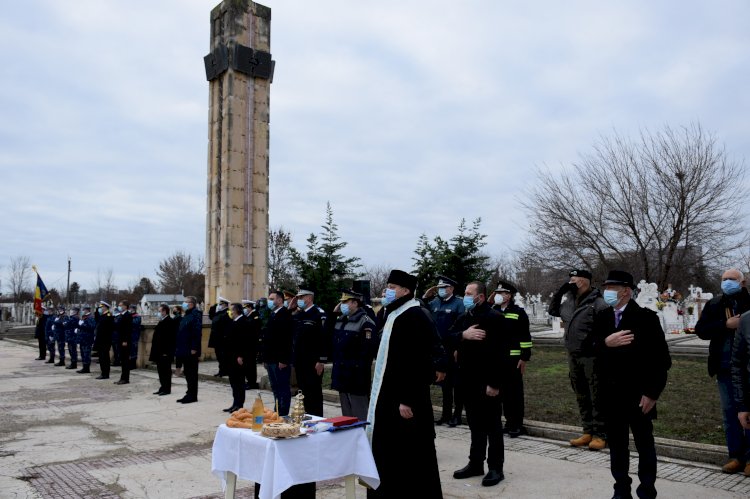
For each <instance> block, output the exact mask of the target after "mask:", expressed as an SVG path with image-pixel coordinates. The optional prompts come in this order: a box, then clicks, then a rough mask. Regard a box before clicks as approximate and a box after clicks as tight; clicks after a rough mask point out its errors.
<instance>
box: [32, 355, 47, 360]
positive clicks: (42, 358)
mask: <svg viewBox="0 0 750 499" xmlns="http://www.w3.org/2000/svg"><path fill="white" fill-rule="evenodd" d="M46 358H47V357H41V356H39V357H37V358H36V359H34V360H44V359H46Z"/></svg>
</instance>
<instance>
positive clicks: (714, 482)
mask: <svg viewBox="0 0 750 499" xmlns="http://www.w3.org/2000/svg"><path fill="white" fill-rule="evenodd" d="M36 355H37V354H36V351H35V349H34V348H33V345H31V344H18V343H14V342H10V341H0V358H2V362H1V363H0V365H1V367H0V380H1V381H2V382H1V383H0V497H1V498H11V497H12V498H16V497H19V498H21V497H23V498H41V497H92V498H94V497H96V498H102V497H106V498H117V497H122V498H151V497H153V498H160V499H162V498H214V497H216V498H218V497H223V495H222V493H221V485H220V483H219V481H218V480H217V479H216V477H214V476H213V475H212V474H211V444H212V442H213V437H214V434H215V431H216V427H217V426H218V425H219V424H221V423H222V422H224V420H225V419H226V417H227V416H226V413H223V412H222V411H221V409H222V408H224V407H228V406H229V405H230V402H231V393H230V389H229V386H228V385H227V384H226V383H222V382H215V381H205V380H202V381H201V383H200V388H199V394H198V398H199V402H197V403H195V404H188V405H182V404H177V403H175V400H176V399H177V398H180V397H181V396H182V394H183V393H184V390H185V382H184V379H182V378H175V379H174V385H175V386H173V391H172V394H171V395H168V396H164V397H159V396H156V395H151V393H152V392H153V391H155V390H156V389H157V388H158V379H157V376H156V372H155V371H152V370H142V369H139V370H136V371H133V372H132V373H131V383H130V384H129V385H122V386H116V385H114V384H113V381H115V380H117V378H118V375H119V371H118V370H117V368H114V369H113V372H112V379H110V380H99V381H97V380H95V379H94V377H95V376H96V375H97V374H98V365H97V364H93V365H92V367H93V368H94V373H92V374H91V375H83V374H76V373H75V372H74V371H71V370H66V369H64V368H62V367H54V366H52V365H51V364H45V363H43V362H42V361H35V360H33V359H34V357H35V356H36ZM201 371H202V372H203V373H204V374H212V373H213V372H215V366H214V365H210V364H209V363H205V364H203V365H202V367H201ZM208 377H209V378H210V376H208ZM254 395H255V391H254V390H251V391H249V392H248V398H249V399H250V398H251V397H253V396H254ZM263 396H264V399H265V400H266V402H267V403H270V400H271V395H270V393H269V392H268V391H263ZM325 413H326V414H325V415H326V416H334V415H338V414H340V409H339V407H338V405H337V404H336V403H334V402H331V401H327V402H326V405H325ZM437 434H438V438H437V449H438V461H439V466H440V473H441V478H442V484H443V492H444V496H445V497H446V498H459V497H461V498H464V497H468V498H474V497H476V498H480V497H514V498H526V497H528V498H538V497H559V498H576V499H580V498H595V497H601V498H605V497H611V495H612V492H611V490H612V489H611V485H612V484H611V477H610V474H609V456H608V454H607V452H606V451H604V452H592V451H589V450H581V449H575V448H571V447H569V446H568V445H567V442H564V441H558V440H552V439H545V438H538V437H529V436H524V437H520V438H517V439H508V438H506V440H505V443H506V462H505V476H506V479H505V481H503V482H501V483H500V484H499V485H497V486H495V487H490V488H486V487H482V486H481V483H480V482H481V477H477V478H472V479H468V480H454V479H453V478H452V473H453V471H454V470H455V469H458V468H460V467H462V466H464V465H465V464H466V461H467V455H468V447H469V443H468V442H469V434H468V428H467V427H466V426H463V425H462V426H458V427H456V428H448V427H444V426H441V427H437ZM636 465H637V459H636V458H634V459H633V460H632V464H631V471H632V472H633V473H634V472H635V469H636ZM414 479H415V480H418V479H419V477H416V476H415V477H414ZM634 481H635V484H637V477H635V475H634ZM238 486H239V491H238V497H252V488H251V484H249V483H247V482H243V481H240V482H239V483H238ZM657 489H658V490H659V495H660V497H679V498H681V499H691V498H695V499H698V498H701V499H703V498H707V497H711V498H739V497H748V496H749V495H750V478H745V477H744V476H742V475H741V474H736V475H725V474H722V473H721V472H720V471H718V469H717V468H716V466H713V465H705V464H699V463H695V462H688V461H681V460H678V459H664V458H660V461H659V480H658V481H657ZM357 496H358V497H365V492H364V489H362V488H358V490H357ZM318 497H323V498H341V497H344V484H343V481H334V482H326V483H319V484H318Z"/></svg>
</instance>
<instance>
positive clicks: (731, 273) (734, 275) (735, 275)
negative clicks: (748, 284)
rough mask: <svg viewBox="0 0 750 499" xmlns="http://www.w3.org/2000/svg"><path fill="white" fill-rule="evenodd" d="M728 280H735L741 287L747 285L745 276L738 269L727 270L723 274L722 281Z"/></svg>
mask: <svg viewBox="0 0 750 499" xmlns="http://www.w3.org/2000/svg"><path fill="white" fill-rule="evenodd" d="M727 279H733V280H735V281H737V282H739V283H740V284H741V285H743V286H744V285H745V276H744V275H742V272H740V271H739V270H737V269H728V270H725V271H724V273H723V274H721V280H722V281H725V280H727Z"/></svg>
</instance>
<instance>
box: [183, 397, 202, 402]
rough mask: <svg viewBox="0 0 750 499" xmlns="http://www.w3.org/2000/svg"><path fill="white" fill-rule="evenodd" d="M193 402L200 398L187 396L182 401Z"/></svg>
mask: <svg viewBox="0 0 750 499" xmlns="http://www.w3.org/2000/svg"><path fill="white" fill-rule="evenodd" d="M193 402H198V399H197V398H187V397H185V398H184V399H182V403H183V404H192V403H193Z"/></svg>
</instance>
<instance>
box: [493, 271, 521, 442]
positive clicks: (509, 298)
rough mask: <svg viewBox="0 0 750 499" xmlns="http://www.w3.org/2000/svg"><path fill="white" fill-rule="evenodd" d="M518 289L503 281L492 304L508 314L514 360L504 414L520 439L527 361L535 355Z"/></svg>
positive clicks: (509, 429)
mask: <svg viewBox="0 0 750 499" xmlns="http://www.w3.org/2000/svg"><path fill="white" fill-rule="evenodd" d="M516 292H517V290H516V288H515V287H513V286H512V285H511V284H509V283H507V282H504V281H500V283H498V285H497V288H496V289H495V292H494V293H493V295H494V296H492V297H491V300H492V301H493V302H494V303H495V305H494V306H493V307H492V308H494V309H495V310H497V311H498V312H500V313H501V314H503V316H504V317H505V319H506V321H505V324H506V329H505V330H504V331H505V332H506V334H509V335H510V336H511V338H510V342H509V343H510V357H509V360H510V363H509V364H508V365H507V366H506V369H505V380H507V381H506V384H505V385H504V387H505V391H504V393H503V414H504V415H505V429H506V431H507V433H508V435H509V436H510V438H516V437H518V436H519V435H521V433H522V432H523V413H524V402H523V375H524V373H525V372H526V363H527V362H528V361H529V359H530V358H531V333H530V332H529V316H528V315H526V311H525V310H524V309H523V308H522V307H519V306H518V305H516V304H515V303H514V301H513V297H514V296H515V294H516Z"/></svg>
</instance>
